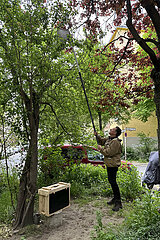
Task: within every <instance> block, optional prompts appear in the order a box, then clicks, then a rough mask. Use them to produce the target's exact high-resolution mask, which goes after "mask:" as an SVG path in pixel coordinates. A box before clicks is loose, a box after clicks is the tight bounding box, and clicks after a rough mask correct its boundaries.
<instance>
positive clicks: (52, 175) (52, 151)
mask: <svg viewBox="0 0 160 240" xmlns="http://www.w3.org/2000/svg"><path fill="white" fill-rule="evenodd" d="M64 165H65V161H64V159H63V157H62V156H61V148H57V147H46V148H45V149H40V151H39V170H38V171H39V174H38V177H39V179H38V182H39V183H40V185H44V184H45V183H48V182H49V181H50V180H51V181H52V184H53V182H57V181H58V180H59V178H60V177H61V175H62V173H63V171H64ZM43 181H44V184H43Z"/></svg>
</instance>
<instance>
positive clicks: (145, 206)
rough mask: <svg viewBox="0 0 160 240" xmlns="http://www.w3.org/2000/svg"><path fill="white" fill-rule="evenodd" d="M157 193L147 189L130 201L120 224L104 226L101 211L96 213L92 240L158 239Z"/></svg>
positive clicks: (159, 230)
mask: <svg viewBox="0 0 160 240" xmlns="http://www.w3.org/2000/svg"><path fill="white" fill-rule="evenodd" d="M159 207H160V202H159V193H152V192H150V190H147V191H146V193H145V194H143V195H142V196H141V198H138V199H136V200H135V201H134V202H132V204H131V206H130V209H129V211H127V213H126V217H125V220H124V222H123V224H122V225H121V226H117V228H115V227H114V228H112V227H111V226H108V225H107V226H104V225H103V224H102V221H101V213H97V225H96V226H95V227H94V228H95V231H93V232H92V233H91V239H92V240H114V239H116V240H135V239H137V240H138V239H140V240H153V239H155V240H157V239H160V227H159V221H160V213H159Z"/></svg>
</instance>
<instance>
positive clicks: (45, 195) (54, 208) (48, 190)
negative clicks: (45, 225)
mask: <svg viewBox="0 0 160 240" xmlns="http://www.w3.org/2000/svg"><path fill="white" fill-rule="evenodd" d="M38 194H39V213H40V214H44V215H45V216H48V217H49V216H52V215H53V214H55V213H56V212H58V211H60V210H62V209H65V208H67V207H69V206H70V183H64V182H59V183H57V184H54V185H51V186H48V187H42V188H40V189H39V190H38Z"/></svg>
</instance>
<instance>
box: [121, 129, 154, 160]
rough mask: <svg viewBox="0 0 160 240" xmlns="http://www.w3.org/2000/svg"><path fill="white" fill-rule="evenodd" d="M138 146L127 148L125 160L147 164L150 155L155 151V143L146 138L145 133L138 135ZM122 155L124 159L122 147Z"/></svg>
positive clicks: (151, 139)
mask: <svg viewBox="0 0 160 240" xmlns="http://www.w3.org/2000/svg"><path fill="white" fill-rule="evenodd" d="M138 137H139V144H138V145H134V146H133V147H127V148H126V152H127V160H128V161H141V162H148V160H149V156H150V153H151V152H153V151H157V149H158V146H157V141H156V140H154V139H153V138H151V137H148V136H147V135H146V134H145V133H143V132H142V133H139V134H138ZM122 155H123V158H124V146H123V147H122Z"/></svg>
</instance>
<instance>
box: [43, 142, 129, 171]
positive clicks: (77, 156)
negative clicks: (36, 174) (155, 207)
mask: <svg viewBox="0 0 160 240" xmlns="http://www.w3.org/2000/svg"><path fill="white" fill-rule="evenodd" d="M60 148H61V156H62V157H63V159H65V165H71V164H72V163H84V164H88V163H90V164H92V165H94V166H102V167H104V168H105V164H104V156H103V154H101V153H100V152H99V151H98V150H97V149H96V148H94V147H91V146H83V145H63V146H60ZM46 158H47V156H45V159H46ZM121 162H122V164H121V167H122V168H124V169H125V168H128V169H131V168H132V166H133V164H132V163H130V162H126V161H121Z"/></svg>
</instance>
